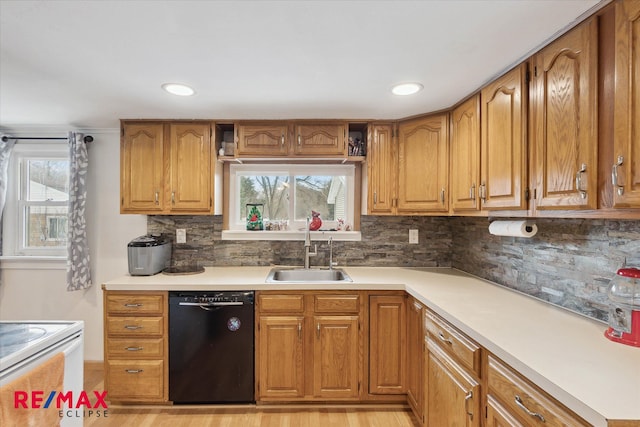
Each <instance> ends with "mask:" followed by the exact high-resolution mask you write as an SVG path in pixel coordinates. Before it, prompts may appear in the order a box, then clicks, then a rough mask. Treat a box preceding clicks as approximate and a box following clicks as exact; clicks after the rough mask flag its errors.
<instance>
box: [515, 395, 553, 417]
mask: <svg viewBox="0 0 640 427" xmlns="http://www.w3.org/2000/svg"><path fill="white" fill-rule="evenodd" d="M515 402H516V405H518V407H519V408H520V409H522V410H523V411H524V412H526V413H527V415H529V416H531V417H535V418H537V419H539V420H540V421H542V422H543V423H544V422H546V420H545V419H544V417H543V416H542V414H540V413H538V412H533V411H530V410H529V408H527V407H526V406H524V403H523V402H522V399H521V398H520V396H518V395H517V394H516V399H515Z"/></svg>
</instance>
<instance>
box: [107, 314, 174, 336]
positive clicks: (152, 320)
mask: <svg viewBox="0 0 640 427" xmlns="http://www.w3.org/2000/svg"><path fill="white" fill-rule="evenodd" d="M163 326H164V318H162V317H108V318H107V334H108V335H123V336H151V335H158V336H161V335H162V333H163V330H164V328H163Z"/></svg>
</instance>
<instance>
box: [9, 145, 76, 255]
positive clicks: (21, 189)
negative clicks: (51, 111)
mask: <svg viewBox="0 0 640 427" xmlns="http://www.w3.org/2000/svg"><path fill="white" fill-rule="evenodd" d="M49 159H51V160H67V161H68V160H69V147H68V144H67V143H66V142H61V143H56V142H46V143H20V144H16V145H15V146H14V148H13V151H12V153H11V158H10V160H9V168H8V175H7V176H8V186H7V198H6V201H5V207H4V212H3V215H2V216H3V219H2V227H3V232H2V240H3V241H2V257H3V258H4V257H55V258H61V259H62V258H65V259H66V258H67V245H66V244H65V245H64V246H49V247H40V248H38V247H29V246H26V245H25V242H26V241H25V237H26V236H25V233H27V224H26V221H25V215H24V210H25V209H26V208H28V207H31V206H50V207H57V206H65V207H66V206H68V200H66V201H29V200H25V197H26V194H27V182H26V178H27V177H26V162H28V161H29V160H49ZM54 216H62V215H55V214H54ZM53 240H55V241H63V240H66V239H53Z"/></svg>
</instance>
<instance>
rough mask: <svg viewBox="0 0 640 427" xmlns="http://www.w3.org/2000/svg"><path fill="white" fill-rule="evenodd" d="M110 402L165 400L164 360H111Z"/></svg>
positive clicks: (109, 365)
mask: <svg viewBox="0 0 640 427" xmlns="http://www.w3.org/2000/svg"><path fill="white" fill-rule="evenodd" d="M107 366H108V369H109V377H108V380H109V381H108V385H107V387H108V390H109V399H110V400H164V362H163V361H162V360H110V361H109V362H108V363H107Z"/></svg>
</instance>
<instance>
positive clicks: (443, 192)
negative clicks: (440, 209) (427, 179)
mask: <svg viewBox="0 0 640 427" xmlns="http://www.w3.org/2000/svg"><path fill="white" fill-rule="evenodd" d="M444 196H445V190H444V187H442V190H440V200H441V201H442V204H443V205H444Z"/></svg>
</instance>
